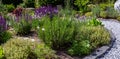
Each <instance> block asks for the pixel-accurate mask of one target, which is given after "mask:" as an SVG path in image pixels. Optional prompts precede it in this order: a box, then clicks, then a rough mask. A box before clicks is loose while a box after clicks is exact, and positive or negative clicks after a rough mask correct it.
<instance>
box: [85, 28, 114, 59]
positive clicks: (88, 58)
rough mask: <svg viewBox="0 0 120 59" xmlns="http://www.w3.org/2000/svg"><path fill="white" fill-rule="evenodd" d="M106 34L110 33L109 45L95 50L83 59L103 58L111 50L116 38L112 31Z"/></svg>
mask: <svg viewBox="0 0 120 59" xmlns="http://www.w3.org/2000/svg"><path fill="white" fill-rule="evenodd" d="M107 30H108V29H107ZM108 32H109V33H110V39H111V40H110V44H109V45H106V46H102V47H100V48H98V49H96V50H95V51H94V52H93V53H91V54H90V55H88V56H86V57H84V58H83V59H100V58H102V57H104V56H105V55H106V54H107V53H108V52H109V51H110V50H111V48H112V47H113V45H114V42H115V40H116V37H115V36H114V34H113V32H112V31H110V30H108Z"/></svg>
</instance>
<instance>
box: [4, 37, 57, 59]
mask: <svg viewBox="0 0 120 59" xmlns="http://www.w3.org/2000/svg"><path fill="white" fill-rule="evenodd" d="M3 50H4V54H5V57H6V59H49V58H52V57H54V53H55V52H54V51H52V50H51V49H50V48H48V47H47V46H45V45H44V44H43V43H41V44H39V43H37V42H32V41H30V40H29V39H28V40H27V39H20V38H13V39H11V40H9V41H7V43H5V44H4V45H3Z"/></svg>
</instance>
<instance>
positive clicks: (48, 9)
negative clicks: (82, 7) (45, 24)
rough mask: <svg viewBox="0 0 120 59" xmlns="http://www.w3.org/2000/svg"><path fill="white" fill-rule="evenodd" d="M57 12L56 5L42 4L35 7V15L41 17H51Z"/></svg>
mask: <svg viewBox="0 0 120 59" xmlns="http://www.w3.org/2000/svg"><path fill="white" fill-rule="evenodd" d="M57 13H58V9H57V7H53V6H51V5H47V6H42V7H40V8H37V9H35V17H36V18H41V17H42V16H45V15H48V16H50V17H52V16H53V15H54V14H57Z"/></svg>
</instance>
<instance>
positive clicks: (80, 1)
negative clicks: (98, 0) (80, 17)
mask: <svg viewBox="0 0 120 59" xmlns="http://www.w3.org/2000/svg"><path fill="white" fill-rule="evenodd" d="M88 3H89V0H74V5H75V6H77V7H78V9H79V10H80V11H82V12H86V11H87V4H88Z"/></svg>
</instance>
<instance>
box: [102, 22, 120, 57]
mask: <svg viewBox="0 0 120 59" xmlns="http://www.w3.org/2000/svg"><path fill="white" fill-rule="evenodd" d="M102 23H103V24H104V25H105V27H106V28H107V29H109V30H111V31H112V32H113V34H114V35H115V37H116V41H115V43H114V45H113V47H112V48H111V50H110V51H109V52H108V53H107V54H105V56H104V57H102V58H100V59H120V23H119V22H117V21H115V20H102Z"/></svg>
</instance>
